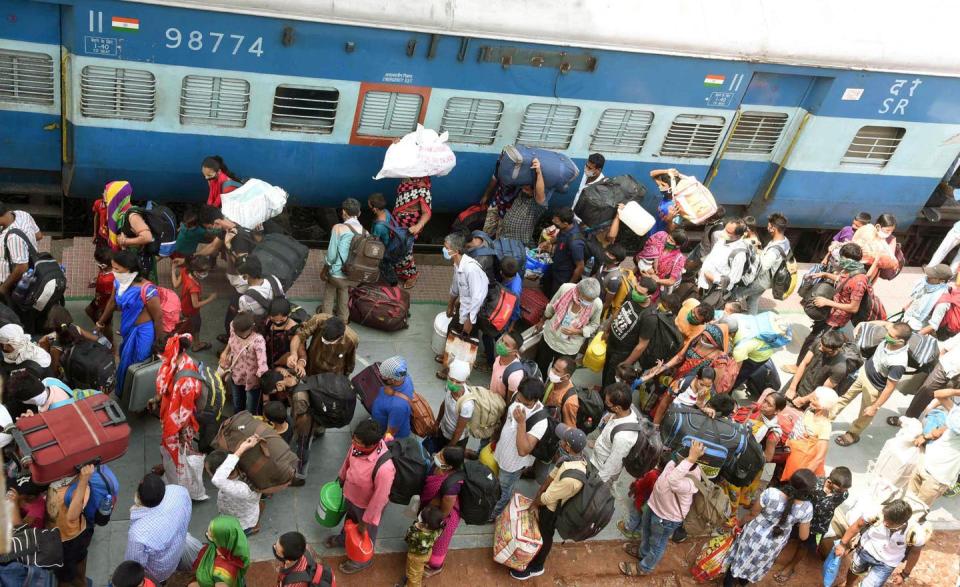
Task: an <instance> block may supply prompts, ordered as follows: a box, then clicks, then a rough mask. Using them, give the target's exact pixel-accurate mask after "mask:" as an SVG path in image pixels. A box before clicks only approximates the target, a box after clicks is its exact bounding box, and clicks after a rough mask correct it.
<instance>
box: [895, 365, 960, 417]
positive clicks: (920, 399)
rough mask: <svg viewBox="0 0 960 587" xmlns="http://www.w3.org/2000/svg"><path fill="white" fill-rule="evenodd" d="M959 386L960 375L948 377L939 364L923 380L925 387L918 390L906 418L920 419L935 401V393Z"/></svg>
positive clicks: (922, 386)
mask: <svg viewBox="0 0 960 587" xmlns="http://www.w3.org/2000/svg"><path fill="white" fill-rule="evenodd" d="M958 385H960V375H958V376H957V377H947V373H946V371H944V370H943V367H942V366H941V365H940V363H937V366H936V367H934V368H933V371H931V372H930V374H929V375H927V378H926V379H924V380H923V385H921V386H920V389H918V390H917V394H916V395H914V396H913V401H911V402H910V406H909V407H907V412H906V413H905V414H904V416H906V417H908V418H919V417H920V415H921V414H923V410H924V409H925V408H926V407H927V405H928V404H929V403H930V402H931V401H932V400H933V394H934V392H936V391H937V390H939V389H946V388H950V387H953V388H955V387H957V386H958Z"/></svg>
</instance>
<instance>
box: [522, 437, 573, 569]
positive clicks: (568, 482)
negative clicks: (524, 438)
mask: <svg viewBox="0 0 960 587" xmlns="http://www.w3.org/2000/svg"><path fill="white" fill-rule="evenodd" d="M556 433H557V438H558V439H560V453H559V456H558V458H557V466H556V467H554V469H553V470H552V471H550V476H549V477H547V479H546V480H545V481H544V482H543V484H542V485H541V486H540V489H538V490H537V495H536V496H535V497H534V498H533V503H531V504H530V509H532V510H536V512H537V524H538V526H539V527H540V537H541V539H542V540H543V546H541V547H540V550H539V551H537V555H536V556H535V557H533V560H531V561H530V564H528V565H527V568H526V569H524V570H522V571H510V576H511V577H513V578H514V579H519V580H521V581H525V580H527V579H529V578H531V577H539V576H540V575H542V574H543V573H544V568H543V566H544V563H546V561H547V557H549V556H550V550H551V549H552V548H553V533H554V531H555V530H556V525H557V512H558V510H559V509H560V508H561V507H562V506H563V504H565V503H566V502H567V500H568V499H570V498H571V497H574V496H575V495H577V494H578V493H580V490H581V489H583V484H584V482H585V481H586V478H587V463H586V461H585V460H584V458H583V449H585V448H586V447H587V436H586V435H585V434H584V433H583V431H582V430H577V428H576V427H574V426H567V425H565V424H558V425H557V431H556Z"/></svg>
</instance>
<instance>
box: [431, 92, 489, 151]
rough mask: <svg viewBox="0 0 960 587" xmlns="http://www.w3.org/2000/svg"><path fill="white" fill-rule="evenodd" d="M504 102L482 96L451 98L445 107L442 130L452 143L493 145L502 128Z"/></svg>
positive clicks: (441, 123) (441, 124)
mask: <svg viewBox="0 0 960 587" xmlns="http://www.w3.org/2000/svg"><path fill="white" fill-rule="evenodd" d="M502 115H503V102H501V101H500V100H484V99H481V98H450V99H449V100H447V104H446V106H444V108H443V119H442V121H441V122H440V132H443V131H447V132H448V133H450V138H449V141H450V142H452V143H472V144H476V145H491V144H493V141H494V140H495V139H496V138H497V131H498V130H499V129H500V118H501V116H502Z"/></svg>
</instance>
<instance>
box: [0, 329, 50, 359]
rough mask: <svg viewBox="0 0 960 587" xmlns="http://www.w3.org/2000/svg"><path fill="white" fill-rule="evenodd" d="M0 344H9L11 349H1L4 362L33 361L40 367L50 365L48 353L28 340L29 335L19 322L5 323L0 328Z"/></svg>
mask: <svg viewBox="0 0 960 587" xmlns="http://www.w3.org/2000/svg"><path fill="white" fill-rule="evenodd" d="M0 344H5V345H10V346H12V347H13V351H11V352H9V353H8V352H7V351H3V360H4V362H6V363H8V364H10V365H19V364H21V363H23V362H24V361H33V362H34V363H36V364H37V365H39V366H40V367H49V366H50V354H49V353H47V351H45V350H43V349H42V348H40V347H39V346H37V345H35V344H34V343H33V341H31V340H30V335H29V334H27V333H25V332H24V331H23V327H22V326H20V325H19V324H7V325H6V326H4V327H3V328H0Z"/></svg>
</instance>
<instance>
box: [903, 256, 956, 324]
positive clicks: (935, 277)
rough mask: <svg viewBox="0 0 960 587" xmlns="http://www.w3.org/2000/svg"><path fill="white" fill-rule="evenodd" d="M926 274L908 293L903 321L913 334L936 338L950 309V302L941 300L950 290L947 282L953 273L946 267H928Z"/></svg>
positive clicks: (925, 269) (925, 270) (925, 268)
mask: <svg viewBox="0 0 960 587" xmlns="http://www.w3.org/2000/svg"><path fill="white" fill-rule="evenodd" d="M923 272H924V273H925V274H926V275H925V277H924V278H923V279H921V280H920V281H918V282H917V284H916V285H915V286H914V287H913V291H911V292H910V299H909V300H908V301H907V303H906V305H905V306H904V307H903V321H904V322H906V323H907V324H909V325H910V328H912V329H913V331H914V332H917V333H919V334H929V335H932V336H936V334H937V330H939V329H940V323H941V322H942V321H943V317H944V316H946V314H947V310H949V309H950V302H948V301H943V300H941V298H942V297H943V295H944V294H946V293H947V292H948V291H949V290H950V285H949V283H948V282H949V281H950V280H951V279H952V278H953V272H952V271H951V270H950V268H949V267H947V266H946V265H943V264H940V265H932V266H931V265H928V266H926V267H924V268H923Z"/></svg>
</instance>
